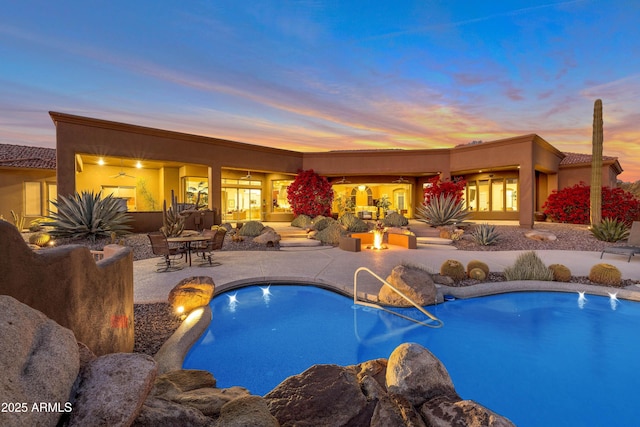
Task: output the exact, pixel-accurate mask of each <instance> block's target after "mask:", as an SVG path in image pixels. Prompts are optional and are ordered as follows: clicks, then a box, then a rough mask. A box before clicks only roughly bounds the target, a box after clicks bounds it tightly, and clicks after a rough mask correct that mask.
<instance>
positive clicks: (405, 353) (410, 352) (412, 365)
mask: <svg viewBox="0 0 640 427" xmlns="http://www.w3.org/2000/svg"><path fill="white" fill-rule="evenodd" d="M386 381H387V390H388V391H389V393H391V394H400V395H403V396H404V397H406V398H407V400H409V402H411V404H412V405H414V406H419V405H422V404H423V403H424V402H426V401H427V400H429V399H431V398H433V397H435V396H439V395H444V396H448V397H450V398H452V399H454V400H459V397H458V395H457V393H456V391H455V388H454V386H453V383H452V382H451V377H450V376H449V373H448V372H447V369H446V368H445V367H444V365H443V364H442V362H440V360H438V358H437V357H435V356H434V355H433V354H432V353H431V352H430V351H429V350H427V349H426V348H424V347H422V346H421V345H418V344H415V343H404V344H400V345H399V346H398V347H396V349H395V350H393V352H392V353H391V356H389V362H388V365H387V376H386Z"/></svg>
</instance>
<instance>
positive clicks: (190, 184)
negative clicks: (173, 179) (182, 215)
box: [182, 176, 209, 205]
mask: <svg viewBox="0 0 640 427" xmlns="http://www.w3.org/2000/svg"><path fill="white" fill-rule="evenodd" d="M182 179H183V182H184V202H185V203H188V204H195V203H196V200H198V194H200V201H199V203H200V205H203V204H204V205H207V204H208V203H209V180H208V179H207V178H203V177H194V176H187V177H184V178H182Z"/></svg>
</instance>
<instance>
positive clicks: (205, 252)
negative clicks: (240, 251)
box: [196, 228, 227, 266]
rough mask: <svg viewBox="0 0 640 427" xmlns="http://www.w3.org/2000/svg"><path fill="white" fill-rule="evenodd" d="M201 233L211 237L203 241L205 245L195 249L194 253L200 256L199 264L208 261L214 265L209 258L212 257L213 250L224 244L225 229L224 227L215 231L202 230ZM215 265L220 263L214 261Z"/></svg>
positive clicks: (220, 247) (217, 249)
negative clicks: (200, 261)
mask: <svg viewBox="0 0 640 427" xmlns="http://www.w3.org/2000/svg"><path fill="white" fill-rule="evenodd" d="M202 234H203V235H205V236H210V237H211V238H210V239H209V240H207V241H206V242H205V245H203V246H201V247H199V248H197V249H196V255H198V256H201V257H202V263H201V264H200V265H205V264H206V262H207V261H208V262H209V265H210V266H212V265H214V263H213V262H212V260H211V258H212V257H213V252H214V251H219V250H220V249H222V245H223V244H224V237H225V235H226V234H227V230H226V229H224V228H219V229H218V230H216V231H213V230H204V231H203V232H202ZM215 265H220V263H219V262H217V263H215Z"/></svg>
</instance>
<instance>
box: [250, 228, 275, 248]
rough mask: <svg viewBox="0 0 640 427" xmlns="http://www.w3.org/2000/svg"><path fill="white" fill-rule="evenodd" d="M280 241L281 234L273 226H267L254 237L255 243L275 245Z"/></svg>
mask: <svg viewBox="0 0 640 427" xmlns="http://www.w3.org/2000/svg"><path fill="white" fill-rule="evenodd" d="M279 241H280V235H279V234H278V233H276V231H275V230H274V229H273V228H271V227H265V229H264V230H263V231H262V233H260V235H258V236H256V237H254V238H253V242H254V243H258V244H261V245H267V246H275V244H276V243H278V242H279Z"/></svg>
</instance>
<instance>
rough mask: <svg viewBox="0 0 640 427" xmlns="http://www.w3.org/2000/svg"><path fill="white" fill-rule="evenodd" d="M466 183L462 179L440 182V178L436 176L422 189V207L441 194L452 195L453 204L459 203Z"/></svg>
mask: <svg viewBox="0 0 640 427" xmlns="http://www.w3.org/2000/svg"><path fill="white" fill-rule="evenodd" d="M466 185H467V182H466V181H465V180H464V179H462V178H457V179H454V180H453V181H440V176H439V175H436V176H434V177H433V178H431V179H429V180H428V181H427V186H426V187H425V189H424V205H427V204H429V202H430V201H431V199H432V198H438V197H440V195H441V194H444V195H447V194H454V195H455V196H456V198H455V202H456V203H459V202H461V201H462V198H463V197H464V188H465V186H466Z"/></svg>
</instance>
